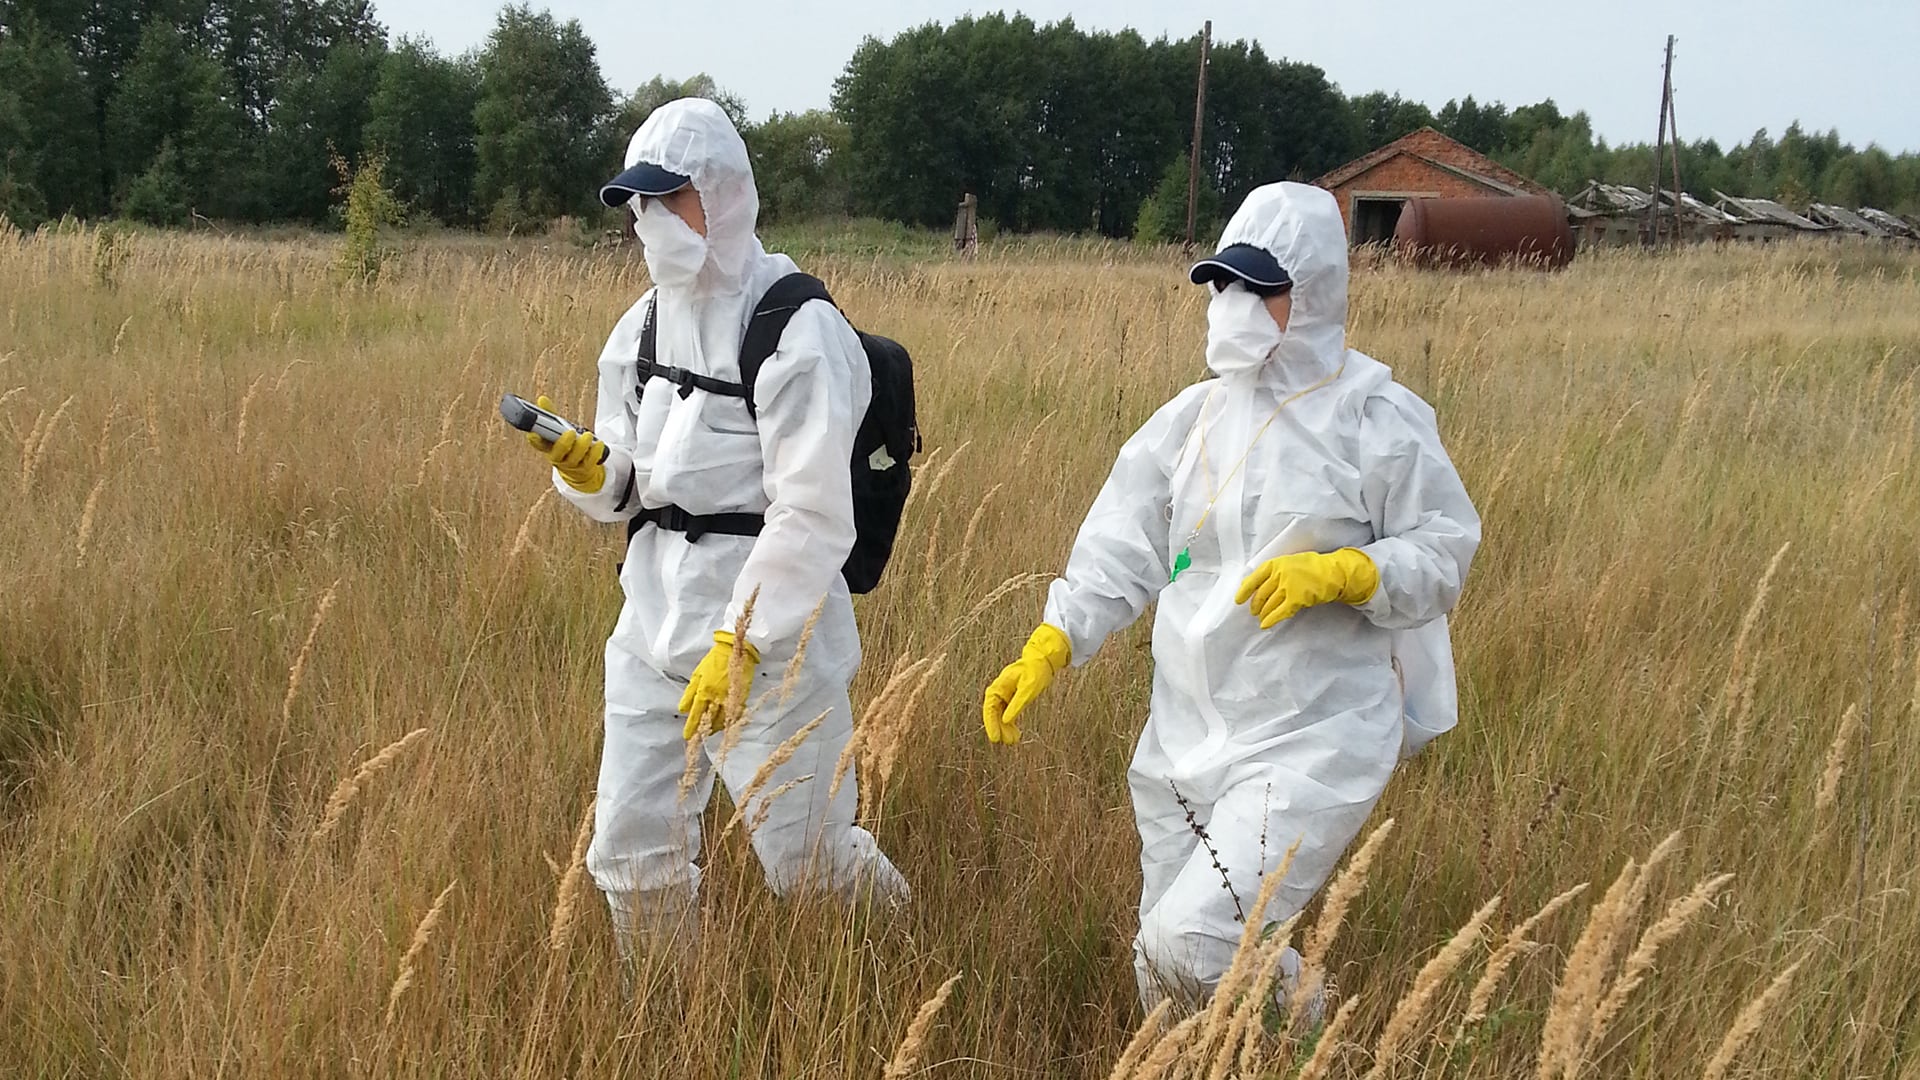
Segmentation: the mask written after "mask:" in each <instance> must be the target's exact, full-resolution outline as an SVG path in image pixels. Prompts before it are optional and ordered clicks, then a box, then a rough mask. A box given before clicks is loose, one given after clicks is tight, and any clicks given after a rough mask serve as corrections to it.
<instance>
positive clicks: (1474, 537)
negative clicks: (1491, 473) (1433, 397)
mask: <svg viewBox="0 0 1920 1080" xmlns="http://www.w3.org/2000/svg"><path fill="white" fill-rule="evenodd" d="M1360 466H1361V475H1362V476H1363V477H1364V480H1363V491H1364V498H1365V501H1366V506H1367V512H1368V514H1369V515H1370V516H1371V517H1372V519H1373V532H1374V535H1375V536H1376V537H1379V539H1377V540H1375V541H1374V542H1373V543H1371V544H1368V545H1367V546H1366V547H1365V548H1362V549H1361V550H1363V551H1364V552H1365V553H1366V554H1367V556H1368V557H1369V558H1371V559H1372V560H1373V563H1374V565H1375V566H1376V567H1378V568H1379V570H1380V587H1379V589H1377V590H1376V591H1375V592H1374V594H1373V599H1371V600H1369V601H1367V602H1366V603H1364V604H1361V605H1360V611H1361V612H1362V613H1363V614H1365V615H1366V616H1367V618H1368V619H1370V620H1372V621H1373V623H1374V624H1375V625H1377V626H1381V627H1384V628H1386V629H1389V630H1409V629H1413V628H1415V627H1419V626H1424V625H1426V624H1427V623H1430V622H1432V621H1433V620H1435V619H1437V618H1439V617H1440V616H1442V615H1445V614H1447V613H1448V612H1449V611H1451V610H1452V609H1453V605H1454V602H1455V601H1456V600H1458V599H1459V598H1460V589H1461V586H1462V585H1464V584H1465V583H1466V577H1467V569H1468V567H1469V566H1470V565H1471V564H1472V562H1473V553H1474V551H1475V550H1476V549H1477V548H1478V547H1479V546H1480V515H1479V514H1478V513H1477V512H1476V511H1475V510H1474V508H1473V503H1472V501H1471V500H1470V499H1468V498H1467V489H1466V487H1465V486H1464V485H1463V484H1461V482H1460V474H1459V473H1458V472H1456V471H1455V470H1454V467H1453V462H1452V461H1451V460H1450V459H1449V458H1448V457H1447V452H1446V450H1445V448H1443V447H1442V446H1441V445H1440V432H1439V429H1438V427H1437V426H1436V425H1435V423H1434V415H1433V409H1432V408H1431V407H1430V406H1428V405H1427V403H1426V402H1424V401H1421V400H1420V398H1419V397H1418V396H1416V395H1415V394H1414V393H1413V392H1412V391H1410V390H1408V389H1406V388H1405V387H1403V386H1400V385H1398V384H1393V385H1391V386H1389V387H1388V388H1387V390H1386V391H1385V392H1384V393H1381V394H1378V395H1375V396H1374V397H1371V398H1369V399H1368V400H1367V403H1366V406H1365V412H1364V415H1363V416H1362V419H1361V422H1360Z"/></svg>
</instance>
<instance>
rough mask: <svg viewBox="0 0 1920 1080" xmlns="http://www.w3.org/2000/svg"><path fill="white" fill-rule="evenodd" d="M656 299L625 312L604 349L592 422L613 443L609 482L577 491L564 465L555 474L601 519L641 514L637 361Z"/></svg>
mask: <svg viewBox="0 0 1920 1080" xmlns="http://www.w3.org/2000/svg"><path fill="white" fill-rule="evenodd" d="M652 298H653V293H652V291H651V290H649V291H648V292H647V294H646V295H645V296H642V297H641V298H640V302H639V303H637V304H635V305H634V306H633V307H632V308H630V309H629V310H628V311H627V313H626V314H625V315H623V316H621V318H620V321H619V322H618V323H617V324H615V325H614V328H613V333H612V335H610V336H609V337H608V338H607V343H606V345H605V346H604V347H603V348H602V349H601V350H600V389H599V393H598V395H597V397H596V399H595V405H594V411H593V424H592V427H593V433H594V434H595V435H596V436H598V437H599V439H600V441H601V442H604V443H606V444H607V462H606V465H607V482H606V483H605V484H603V485H601V487H600V490H599V491H595V492H584V491H575V490H574V489H573V488H572V487H571V486H570V485H568V483H567V482H566V481H565V480H562V479H561V478H560V473H559V470H555V471H554V473H553V486H554V490H556V491H558V492H559V493H560V494H561V495H562V496H563V497H565V498H566V500H567V501H568V502H570V503H572V504H573V505H575V506H577V507H579V508H580V512H581V513H583V514H585V515H587V516H588V517H590V518H592V519H593V520H595V521H604V522H608V523H610V524H611V523H617V522H622V521H626V520H627V519H629V518H631V517H633V516H634V515H635V514H637V513H639V512H640V494H639V493H640V492H641V491H643V490H645V488H646V486H647V478H646V477H645V476H640V475H636V472H635V469H634V448H635V447H636V446H637V445H638V418H637V417H636V415H635V409H634V402H636V401H638V400H639V394H638V393H637V392H636V390H637V386H636V384H637V382H638V380H639V373H638V371H637V370H636V369H635V366H634V364H635V350H636V349H637V348H638V346H639V343H640V330H641V327H642V326H643V325H644V324H645V322H646V313H647V309H648V307H649V306H650V304H651V301H652ZM569 419H571V417H570V418H569ZM575 422H576V423H577V422H578V421H575Z"/></svg>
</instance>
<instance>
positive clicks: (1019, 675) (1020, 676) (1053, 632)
mask: <svg viewBox="0 0 1920 1080" xmlns="http://www.w3.org/2000/svg"><path fill="white" fill-rule="evenodd" d="M1072 662H1073V643H1072V642H1070V641H1068V640H1067V635H1066V633H1065V632H1063V631H1061V630H1060V629H1059V628H1058V627H1055V626H1050V625H1048V624H1047V623H1041V624H1040V628H1039V629H1038V630H1035V631H1034V632H1033V636H1032V637H1030V638H1028V639H1027V645H1026V648H1024V649H1021V650H1020V659H1018V660H1015V661H1014V662H1013V663H1011V664H1008V665H1007V668H1006V670H1005V671H1002V672H1001V673H1000V677H999V678H997V679H995V680H993V683H992V685H990V686H988V687H987V699H986V701H985V703H984V704H982V705H981V708H980V715H981V718H982V719H983V720H985V721H986V726H987V741H988V742H992V743H1005V744H1006V745H1008V746H1012V745H1013V744H1014V743H1017V742H1019V741H1020V725H1019V724H1018V723H1016V722H1015V721H1017V720H1019V719H1020V714H1021V713H1023V712H1025V711H1026V709H1027V706H1028V705H1031V704H1033V699H1034V698H1037V697H1039V696H1040V694H1041V692H1042V691H1044V690H1045V689H1046V688H1047V687H1049V686H1052V685H1053V677H1054V675H1055V674H1056V673H1058V672H1059V670H1060V669H1061V668H1063V667H1066V666H1067V665H1068V664H1070V663H1072Z"/></svg>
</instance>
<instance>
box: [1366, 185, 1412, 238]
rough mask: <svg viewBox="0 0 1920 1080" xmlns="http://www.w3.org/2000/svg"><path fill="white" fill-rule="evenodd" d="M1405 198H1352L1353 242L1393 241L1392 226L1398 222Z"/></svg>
mask: <svg viewBox="0 0 1920 1080" xmlns="http://www.w3.org/2000/svg"><path fill="white" fill-rule="evenodd" d="M1406 205H1407V200H1405V199H1381V198H1367V197H1364V196H1358V197H1355V198H1354V200H1353V242H1354V243H1355V244H1356V245H1357V244H1386V243H1391V242H1392V241H1393V227H1394V226H1395V225H1398V224H1400V211H1401V210H1403V209H1405V207H1406Z"/></svg>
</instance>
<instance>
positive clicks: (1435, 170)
mask: <svg viewBox="0 0 1920 1080" xmlns="http://www.w3.org/2000/svg"><path fill="white" fill-rule="evenodd" d="M1314 183H1315V184H1316V185H1318V186H1320V187H1323V188H1326V189H1327V190H1328V191H1331V192H1333V194H1334V197H1335V198H1336V199H1339V200H1340V216H1341V218H1342V219H1344V220H1345V221H1346V223H1347V237H1348V238H1349V239H1350V240H1351V241H1352V242H1353V243H1356V244H1367V243H1376V242H1380V241H1384V240H1390V239H1392V238H1393V227H1394V226H1395V225H1396V224H1398V223H1399V221H1400V209H1401V207H1403V206H1405V205H1406V204H1407V200H1408V199H1461V198H1474V197H1483V196H1488V195H1546V194H1550V193H1549V192H1548V191H1547V189H1546V188H1543V187H1541V186H1540V185H1539V184H1536V183H1534V182H1533V181H1531V180H1529V179H1527V178H1526V177H1524V176H1521V175H1520V174H1519V173H1517V172H1514V171H1513V170H1512V169H1509V168H1507V167H1506V166H1504V165H1501V164H1500V163H1499V162H1497V161H1494V160H1493V159H1492V158H1489V157H1487V156H1486V155H1485V154H1481V153H1479V152H1477V151H1475V150H1473V149H1471V148H1469V147H1467V146H1465V145H1462V144H1461V143H1458V142H1455V141H1454V140H1452V139H1449V138H1447V137H1446V136H1445V135H1442V134H1440V133H1439V132H1438V131H1435V130H1434V129H1432V128H1430V127H1423V128H1421V129H1420V130H1419V131H1416V132H1414V133H1413V134H1411V135H1407V136H1405V137H1403V138H1399V139H1395V140H1394V141H1393V142H1390V143H1388V144H1387V145H1385V146H1383V147H1381V148H1380V149H1378V150H1375V151H1374V152H1373V153H1371V154H1367V155H1365V156H1364V157H1359V158H1355V159H1354V160H1352V161H1349V162H1347V163H1346V164H1345V165H1342V166H1340V167H1339V168H1337V169H1335V170H1333V171H1332V172H1330V173H1328V174H1327V175H1325V176H1322V177H1321V178H1319V179H1318V180H1315V181H1314Z"/></svg>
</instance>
